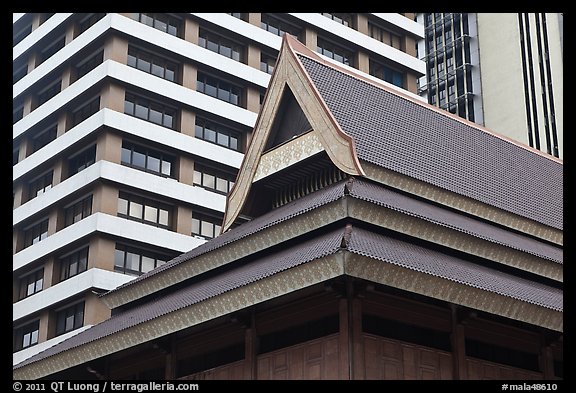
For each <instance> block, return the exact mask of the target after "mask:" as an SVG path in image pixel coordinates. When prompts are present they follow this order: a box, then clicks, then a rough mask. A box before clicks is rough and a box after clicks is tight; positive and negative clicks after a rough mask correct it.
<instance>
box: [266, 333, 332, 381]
mask: <svg viewBox="0 0 576 393" xmlns="http://www.w3.org/2000/svg"><path fill="white" fill-rule="evenodd" d="M257 367H258V379H273V380H279V379H285V380H287V379H304V380H329V379H339V374H338V370H339V364H338V334H332V335H329V336H326V337H322V338H319V339H316V340H310V341H307V342H305V343H302V344H297V345H293V346H291V347H288V348H283V349H279V350H277V351H273V352H268V353H265V354H262V355H259V356H258V358H257Z"/></svg>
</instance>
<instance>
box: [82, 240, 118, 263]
mask: <svg viewBox="0 0 576 393" xmlns="http://www.w3.org/2000/svg"><path fill="white" fill-rule="evenodd" d="M89 247H90V248H89V250H88V269H91V268H93V267H97V268H100V269H104V270H109V271H114V250H115V248H116V243H115V242H114V241H113V240H112V239H108V238H103V237H101V236H97V237H92V238H91V239H90V245H89Z"/></svg>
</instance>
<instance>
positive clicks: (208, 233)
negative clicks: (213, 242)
mask: <svg viewBox="0 0 576 393" xmlns="http://www.w3.org/2000/svg"><path fill="white" fill-rule="evenodd" d="M222 220H223V218H222V217H215V216H210V215H206V214H201V213H196V212H194V213H193V214H192V235H195V236H201V237H203V238H205V239H212V238H214V237H216V236H218V235H219V234H220V231H221V229H222Z"/></svg>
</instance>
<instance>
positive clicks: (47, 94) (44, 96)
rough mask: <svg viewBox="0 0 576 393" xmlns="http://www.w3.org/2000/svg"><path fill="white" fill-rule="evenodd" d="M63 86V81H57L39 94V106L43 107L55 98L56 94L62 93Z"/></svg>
mask: <svg viewBox="0 0 576 393" xmlns="http://www.w3.org/2000/svg"><path fill="white" fill-rule="evenodd" d="M61 86H62V81H57V82H56V83H54V84H53V85H51V86H49V87H47V88H46V89H44V90H43V91H41V92H40V93H38V106H40V105H42V104H43V103H45V102H46V101H48V100H49V99H50V98H52V97H54V96H55V95H56V94H58V93H60V90H61Z"/></svg>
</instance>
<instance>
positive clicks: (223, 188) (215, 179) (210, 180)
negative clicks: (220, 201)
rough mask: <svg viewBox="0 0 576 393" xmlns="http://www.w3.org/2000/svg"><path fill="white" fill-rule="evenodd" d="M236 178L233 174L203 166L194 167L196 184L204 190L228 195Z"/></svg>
mask: <svg viewBox="0 0 576 393" xmlns="http://www.w3.org/2000/svg"><path fill="white" fill-rule="evenodd" d="M235 179H236V176H235V175H233V174H231V173H225V172H222V171H217V170H215V169H211V168H207V167H204V166H202V165H196V164H195V165H194V184H196V185H199V186H202V187H204V188H207V189H210V190H213V191H216V192H219V193H222V194H228V193H229V192H230V190H231V189H232V187H233V186H234V180H235Z"/></svg>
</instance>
